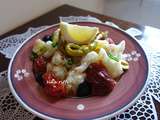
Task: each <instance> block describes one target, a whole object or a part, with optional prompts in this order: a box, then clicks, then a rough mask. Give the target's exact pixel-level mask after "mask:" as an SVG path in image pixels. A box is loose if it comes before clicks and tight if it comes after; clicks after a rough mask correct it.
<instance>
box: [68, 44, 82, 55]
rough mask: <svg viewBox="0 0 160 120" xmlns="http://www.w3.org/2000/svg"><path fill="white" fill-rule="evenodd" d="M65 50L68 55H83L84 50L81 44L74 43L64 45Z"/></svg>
mask: <svg viewBox="0 0 160 120" xmlns="http://www.w3.org/2000/svg"><path fill="white" fill-rule="evenodd" d="M65 50H66V52H67V53H68V55H70V56H83V55H85V53H84V51H83V50H82V49H81V46H79V45H77V44H75V43H68V44H67V45H66V47H65Z"/></svg>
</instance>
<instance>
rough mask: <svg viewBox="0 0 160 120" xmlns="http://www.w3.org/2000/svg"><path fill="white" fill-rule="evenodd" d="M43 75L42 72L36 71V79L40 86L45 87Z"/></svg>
mask: <svg viewBox="0 0 160 120" xmlns="http://www.w3.org/2000/svg"><path fill="white" fill-rule="evenodd" d="M42 75H43V74H42V73H41V72H34V76H35V79H36V81H37V82H38V83H39V85H40V86H42V87H44V84H43V78H42Z"/></svg>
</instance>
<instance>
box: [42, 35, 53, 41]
mask: <svg viewBox="0 0 160 120" xmlns="http://www.w3.org/2000/svg"><path fill="white" fill-rule="evenodd" d="M42 40H43V41H44V42H47V41H52V36H51V35H45V36H44V37H43V38H42Z"/></svg>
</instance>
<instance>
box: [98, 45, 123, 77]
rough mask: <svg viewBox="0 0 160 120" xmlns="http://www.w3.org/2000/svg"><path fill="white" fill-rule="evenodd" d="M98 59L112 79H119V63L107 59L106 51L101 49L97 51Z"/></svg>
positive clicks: (121, 70) (120, 67) (120, 70)
mask: <svg viewBox="0 0 160 120" xmlns="http://www.w3.org/2000/svg"><path fill="white" fill-rule="evenodd" d="M99 58H100V59H101V60H102V62H103V64H104V65H105V67H106V69H107V71H108V72H109V74H110V75H111V76H112V77H113V78H116V77H119V76H120V75H121V74H122V73H123V68H122V65H121V63H120V62H117V61H115V60H112V59H111V58H109V57H108V55H107V53H106V51H105V50H104V49H103V48H101V49H100V51H99Z"/></svg>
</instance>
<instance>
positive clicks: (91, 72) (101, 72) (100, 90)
mask: <svg viewBox="0 0 160 120" xmlns="http://www.w3.org/2000/svg"><path fill="white" fill-rule="evenodd" d="M86 73H87V76H86V79H87V81H88V83H90V84H91V87H92V95H97V96H103V95H107V94H109V93H110V92H111V91H112V90H113V88H114V87H115V85H116V82H115V80H113V79H112V78H111V77H110V76H109V75H108V73H107V71H106V69H105V67H104V65H103V64H102V63H93V64H91V65H90V66H89V68H88V69H87V71H86Z"/></svg>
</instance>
